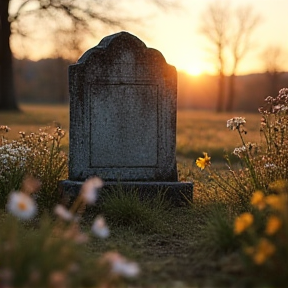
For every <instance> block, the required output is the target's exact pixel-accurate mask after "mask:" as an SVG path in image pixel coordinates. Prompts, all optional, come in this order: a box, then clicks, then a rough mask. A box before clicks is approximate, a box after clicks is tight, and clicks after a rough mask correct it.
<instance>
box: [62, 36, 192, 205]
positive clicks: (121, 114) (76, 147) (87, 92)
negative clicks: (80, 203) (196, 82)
mask: <svg viewBox="0 0 288 288" xmlns="http://www.w3.org/2000/svg"><path fill="white" fill-rule="evenodd" d="M69 93H70V134H69V135H70V136H69V137H70V143H69V145H70V147H69V179H68V180H66V181H63V182H62V183H61V187H62V190H63V191H64V193H68V194H70V195H71V194H74V195H75V194H77V193H78V192H79V188H80V186H81V184H82V183H83V181H85V180H86V179H87V178H89V177H91V176H95V175H96V176H99V177H100V178H102V179H103V180H104V182H105V186H104V188H103V190H105V189H107V191H108V190H109V188H111V187H112V188H113V187H114V186H115V185H117V186H119V185H121V186H122V188H124V189H137V190H138V191H139V193H157V191H159V190H163V189H165V191H166V195H167V196H168V197H169V198H170V199H171V200H172V201H173V202H174V203H178V204H179V203H180V202H181V201H183V194H184V195H185V196H186V197H187V198H188V199H191V197H192V190H193V185H192V183H182V182H178V179H177V167H176V155H175V154H176V152H175V150H176V111H177V72H176V69H175V67H174V66H171V65H168V64H167V63H166V61H165V59H164V57H163V56H162V54H161V53H160V52H159V51H157V50H155V49H152V48H147V47H146V45H145V44H144V43H143V42H142V41H141V40H139V39H138V38H137V37H135V36H134V35H131V34H129V33H128V32H120V33H116V34H113V35H110V36H107V37H105V38H103V39H102V40H101V41H100V43H99V44H98V45H97V46H96V47H94V48H91V49H90V50H88V51H86V52H85V53H84V55H83V56H82V57H81V58H80V59H79V60H78V62H77V63H76V64H74V65H70V66H69Z"/></svg>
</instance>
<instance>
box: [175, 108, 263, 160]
mask: <svg viewBox="0 0 288 288" xmlns="http://www.w3.org/2000/svg"><path fill="white" fill-rule="evenodd" d="M235 116H241V117H245V118H246V121H247V125H246V128H247V131H248V133H247V134H246V135H245V139H246V142H248V141H250V142H257V143H259V141H260V133H259V128H260V119H261V115H260V114H259V113H255V114H252V113H239V112H237V113H233V114H232V113H221V114H218V113H214V112H211V111H192V110H186V111H178V118H177V154H178V156H182V157H183V156H184V157H185V158H190V159H191V158H192V159H195V158H196V157H199V156H201V155H202V152H203V151H205V152H208V154H209V155H210V156H212V158H214V159H218V160H220V159H221V158H222V157H223V155H224V152H225V151H228V152H231V151H233V149H234V148H235V147H238V146H242V144H241V143H240V139H239V135H238V133H236V132H235V131H229V130H228V129H227V127H226V122H227V120H228V119H230V118H232V117H235Z"/></svg>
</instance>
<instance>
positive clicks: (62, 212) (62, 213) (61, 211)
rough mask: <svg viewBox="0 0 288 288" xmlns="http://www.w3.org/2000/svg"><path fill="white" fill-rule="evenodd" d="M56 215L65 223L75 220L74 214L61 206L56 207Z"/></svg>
mask: <svg viewBox="0 0 288 288" xmlns="http://www.w3.org/2000/svg"><path fill="white" fill-rule="evenodd" d="M54 213H55V214H56V215H57V216H59V217H60V218H61V219H63V220H65V221H71V220H72V219H73V214H72V213H71V212H70V211H69V210H67V209H66V208H65V207H64V206H63V205H60V204H58V205H56V206H55V208H54Z"/></svg>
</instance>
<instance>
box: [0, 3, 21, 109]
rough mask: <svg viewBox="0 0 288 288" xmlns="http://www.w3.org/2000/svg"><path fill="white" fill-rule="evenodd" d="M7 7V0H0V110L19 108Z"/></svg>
mask: <svg viewBox="0 0 288 288" xmlns="http://www.w3.org/2000/svg"><path fill="white" fill-rule="evenodd" d="M8 8H9V0H0V110H19V109H18V105H17V102H16V97H15V91H14V81H13V67H12V65H13V64H12V52H11V48H10V35H11V30H10V22H9V20H8V16H9V14H8Z"/></svg>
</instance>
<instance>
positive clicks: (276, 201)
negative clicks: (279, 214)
mask: <svg viewBox="0 0 288 288" xmlns="http://www.w3.org/2000/svg"><path fill="white" fill-rule="evenodd" d="M265 202H266V203H267V204H268V205H269V206H271V207H272V208H274V209H276V210H282V209H283V208H284V203H283V199H281V198H280V196H278V195H274V194H271V195H268V196H266V199H265Z"/></svg>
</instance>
